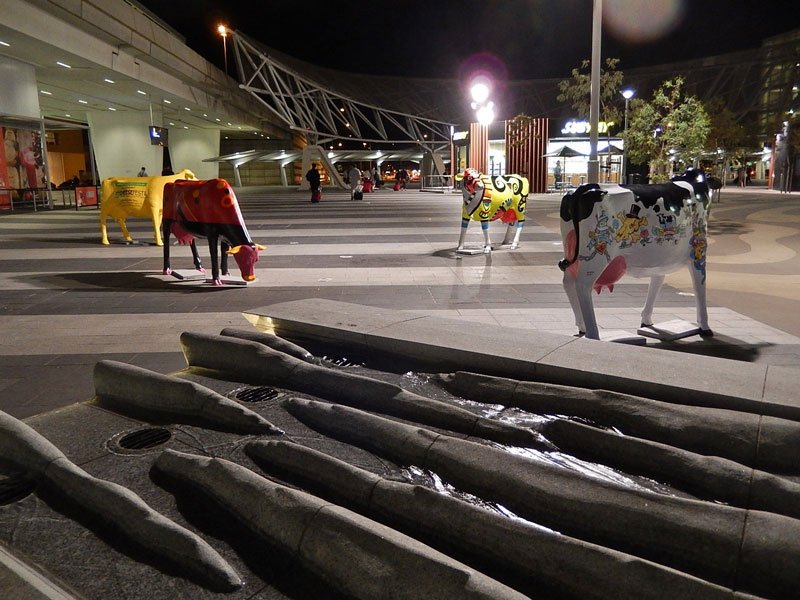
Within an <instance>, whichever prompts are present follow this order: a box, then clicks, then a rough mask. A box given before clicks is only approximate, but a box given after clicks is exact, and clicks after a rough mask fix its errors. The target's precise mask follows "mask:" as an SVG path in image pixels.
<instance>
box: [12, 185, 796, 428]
mask: <svg viewBox="0 0 800 600" xmlns="http://www.w3.org/2000/svg"><path fill="white" fill-rule="evenodd" d="M237 194H238V196H239V200H240V203H241V205H242V212H243V214H244V217H245V219H246V221H247V225H248V228H249V230H250V233H251V235H252V237H253V238H254V239H255V240H256V241H257V242H259V243H261V244H263V245H265V246H267V249H266V250H265V251H264V252H263V253H262V255H261V259H260V261H259V262H258V264H257V265H256V274H257V276H258V280H257V281H256V282H254V283H252V284H250V285H248V286H234V285H232V286H225V287H213V286H211V285H208V284H206V283H204V281H203V280H202V279H201V280H179V279H176V278H175V277H171V276H164V275H162V274H161V271H162V250H161V248H159V247H157V246H155V245H154V244H153V239H152V228H151V225H150V224H149V223H148V222H147V221H146V220H143V219H131V220H130V221H129V222H128V226H129V228H130V230H131V232H132V234H133V236H134V237H135V239H136V240H137V242H138V243H137V244H134V245H128V244H125V243H123V240H122V236H121V233H120V232H119V229H118V227H117V225H116V224H115V223H113V222H110V223H109V238H110V239H111V241H112V243H111V245H110V246H102V245H101V244H100V232H99V222H98V216H99V213H98V211H97V210H96V209H91V208H82V209H81V210H79V211H75V210H73V209H58V210H52V211H50V210H46V211H39V212H36V213H34V212H14V213H12V214H3V215H0V331H2V336H0V410H3V411H6V412H8V413H10V414H11V415H13V416H15V417H18V418H25V417H29V416H32V415H36V414H40V413H43V412H47V411H50V410H53V409H56V408H58V407H62V406H66V405H69V404H72V403H74V402H80V401H83V400H87V399H89V398H91V397H92V396H93V394H94V390H93V384H92V375H91V373H92V368H93V366H94V364H95V363H96V362H97V361H98V360H100V359H103V358H110V359H115V360H120V361H124V362H127V363H130V364H134V365H139V366H143V367H146V368H149V369H153V370H157V371H160V372H164V373H167V372H173V371H176V370H179V369H181V368H183V367H184V366H185V363H184V358H183V355H182V353H181V352H180V348H179V334H180V333H181V332H183V331H197V332H205V333H218V332H219V331H220V330H221V329H222V328H224V327H228V326H248V324H247V321H246V320H245V319H244V317H243V316H242V314H241V313H242V311H245V310H248V309H251V308H254V307H261V306H266V305H269V304H273V303H277V302H284V301H288V300H297V299H305V298H323V299H332V300H341V301H344V302H349V303H355V304H363V305H368V306H374V307H381V308H391V309H397V310H403V311H410V312H413V313H417V314H426V315H427V314H431V315H440V316H446V317H451V318H456V319H458V320H460V321H461V322H462V327H463V335H465V336H469V335H470V332H471V331H475V329H476V328H482V327H497V326H499V325H502V326H506V327H513V328H519V329H523V330H524V329H537V330H546V331H548V332H553V333H559V334H564V335H574V334H575V332H576V328H575V326H574V320H573V316H572V312H571V310H570V308H569V305H568V302H567V298H566V295H565V294H564V292H563V290H562V287H561V272H560V271H559V270H558V268H557V266H556V264H557V262H558V260H559V259H560V258H561V257H562V251H561V241H560V235H559V233H558V205H559V201H560V197H559V196H557V195H552V194H551V195H535V196H531V197H530V198H529V202H528V218H527V223H526V225H525V228H524V230H523V233H522V238H521V240H522V244H521V246H520V248H519V249H517V250H513V251H512V250H507V249H497V250H495V251H494V252H493V253H492V254H491V255H489V256H486V255H483V254H477V255H473V256H459V255H456V254H455V252H454V250H455V246H456V242H457V240H458V234H459V226H460V204H461V198H460V195H456V194H452V193H433V192H419V191H417V190H407V191H404V192H393V191H391V190H390V189H388V190H379V191H377V192H375V193H371V194H365V198H364V200H363V201H360V202H355V201H351V200H350V199H349V195H348V194H347V192H338V191H329V190H326V191H325V193H324V199H323V202H321V203H319V204H312V203H310V202H309V201H308V194H307V193H305V192H298V191H296V190H294V189H274V188H243V189H240V190H237ZM502 228H503V226H501V225H499V224H495V225H494V228H493V229H492V239H493V241H495V242H497V243H499V242H500V240H501V239H502V236H503V232H502ZM799 229H800V194H798V193H794V194H778V193H773V192H769V191H766V190H762V189H756V188H747V189H744V190H739V189H726V190H723V193H722V196H721V201H720V202H718V203H715V204H714V205H713V209H712V217H711V221H710V226H709V231H710V249H709V266H708V273H709V275H708V290H709V292H708V294H709V314H710V323H711V327H712V329H713V330H714V331H715V334H716V335H715V337H714V338H711V339H705V340H703V339H700V338H699V337H692V338H687V339H684V340H681V341H679V342H674V343H661V342H655V341H653V340H650V341H649V342H648V345H649V346H658V347H662V348H668V349H672V350H675V351H682V352H694V353H698V354H708V355H714V356H719V357H724V358H730V359H734V360H741V361H746V362H763V363H767V364H770V365H782V366H797V367H800V319H798V318H797V315H796V307H797V301H798V300H800V259H798V248H799V247H800V236H798V233H799V231H798V230H799ZM481 239H482V236H481V233H480V228H479V226H477V225H475V224H473V226H472V228H471V229H470V233H469V237H468V243H474V244H475V245H476V246H477V245H479V243H480V240H481ZM199 246H200V250H201V256H203V257H204V263H205V265H206V266H207V267H209V266H210V265H209V264H208V248H207V246H205V245H204V243H203V242H202V241H201V242H200V243H199ZM171 254H172V266H173V268H175V269H184V270H189V269H191V257H190V254H189V251H188V249H186V248H180V247H173V248H171ZM646 292H647V281H646V280H640V279H634V278H630V277H625V278H624V279H623V280H622V281H621V282H620V283H619V284H618V285H617V286H616V287H615V289H614V292H613V294H608V293H606V292H604V293H603V294H602V295H601V296H599V297H596V299H595V302H596V307H597V309H598V310H597V314H598V320H599V324H600V327H601V328H602V329H603V330H625V331H629V332H630V333H631V334H633V333H635V332H636V329H637V327H638V325H639V312H640V310H641V307H642V305H643V303H644V299H645V297H646ZM673 319H684V320H688V321H693V320H694V298H693V295H692V293H691V284H690V281H689V277H688V273H687V274H684V273H682V272H681V273H676V274H674V275H671V276H669V277H668V278H667V284H666V285H665V286H664V289H663V290H662V292H661V296H660V299H659V302H658V303H657V305H656V310H655V320H656V322H661V321H669V320H673ZM613 348H614V346H613V345H611V344H610V345H609V351H610V352H613ZM642 351H643V352H646V351H647V348H643V349H642Z"/></svg>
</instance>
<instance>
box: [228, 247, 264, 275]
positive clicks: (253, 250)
mask: <svg viewBox="0 0 800 600" xmlns="http://www.w3.org/2000/svg"><path fill="white" fill-rule="evenodd" d="M264 249H265V247H264V246H262V245H261V244H253V245H252V246H251V245H249V244H242V245H241V246H234V247H233V248H231V249H230V250H228V254H231V255H233V258H235V259H236V264H237V265H239V270H240V271H241V272H242V279H244V280H245V281H255V279H256V275H255V264H256V263H257V262H258V252H259V251H260V250H264Z"/></svg>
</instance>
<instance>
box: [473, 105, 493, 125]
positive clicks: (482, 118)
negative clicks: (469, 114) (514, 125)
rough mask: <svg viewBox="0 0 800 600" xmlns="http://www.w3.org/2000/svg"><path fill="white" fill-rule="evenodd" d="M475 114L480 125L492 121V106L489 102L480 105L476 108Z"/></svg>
mask: <svg viewBox="0 0 800 600" xmlns="http://www.w3.org/2000/svg"><path fill="white" fill-rule="evenodd" d="M475 116H476V117H477V118H478V123H480V124H481V125H488V124H489V123H491V122H492V121H494V106H493V105H491V104H489V105H487V106H482V107H481V108H479V109H478V112H477V113H476V114H475Z"/></svg>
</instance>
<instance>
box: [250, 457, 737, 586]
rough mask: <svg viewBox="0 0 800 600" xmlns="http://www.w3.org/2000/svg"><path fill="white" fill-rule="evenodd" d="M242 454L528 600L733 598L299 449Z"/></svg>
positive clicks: (679, 575)
mask: <svg viewBox="0 0 800 600" xmlns="http://www.w3.org/2000/svg"><path fill="white" fill-rule="evenodd" d="M246 452H247V454H248V455H249V456H250V457H251V458H252V459H253V460H254V461H255V462H256V464H258V465H259V466H260V467H262V468H263V469H264V470H265V471H267V472H268V473H271V474H273V475H276V476H278V477H280V478H281V479H287V477H288V479H287V480H288V481H290V482H293V483H298V484H299V485H301V486H303V487H304V488H306V489H308V490H309V491H310V492H312V493H314V494H316V495H319V496H321V497H323V498H326V499H328V500H330V501H331V502H336V503H337V504H341V505H343V506H346V507H348V508H352V509H353V510H355V511H358V512H361V513H362V514H364V515H365V516H367V517H369V518H373V519H376V520H378V521H380V522H383V523H391V524H392V525H393V526H396V527H399V528H401V529H402V531H403V532H405V533H407V534H408V535H412V536H414V537H420V536H421V537H420V539H423V540H424V541H426V542H427V543H432V544H434V545H435V547H436V548H437V549H439V550H441V551H442V552H448V551H452V550H453V549H456V550H457V551H459V552H460V554H461V555H462V556H463V555H466V556H468V557H469V558H470V564H471V565H472V566H474V567H475V568H479V569H482V568H486V567H485V565H486V564H491V565H492V566H493V567H495V569H496V570H498V571H501V572H507V571H508V570H511V571H513V578H514V579H515V580H517V581H519V580H521V581H524V582H525V583H524V587H523V586H522V585H520V584H517V585H514V586H513V587H516V588H517V589H519V590H520V591H522V592H525V593H529V594H532V595H534V596H535V595H536V594H535V593H536V592H541V591H542V587H544V588H545V589H548V590H550V591H551V592H553V593H557V596H558V597H559V598H574V599H576V600H577V599H580V600H591V599H596V600H601V599H608V598H639V599H641V600H646V599H649V600H655V599H663V600H673V599H674V598H704V599H706V600H711V599H719V600H723V599H726V600H730V599H731V598H732V597H733V595H732V592H731V590H730V589H727V588H723V587H720V586H716V585H713V584H710V583H708V582H706V581H702V580H700V579H698V578H695V577H692V576H689V575H686V574H684V573H680V572H678V571H675V570H673V569H668V568H665V567H663V566H661V565H657V564H655V563H652V562H649V561H645V560H642V559H639V558H637V557H634V556H631V555H629V554H623V553H621V552H617V551H615V550H610V549H608V548H603V547H602V546H597V545H595V544H590V543H587V542H582V541H580V540H577V539H575V538H571V537H569V536H566V535H562V534H560V533H555V532H553V531H549V530H546V529H543V528H540V527H536V526H533V525H531V524H529V523H525V522H523V521H520V520H517V519H510V518H508V517H505V516H502V515H500V514H499V513H496V512H492V511H489V510H485V509H483V508H479V507H478V506H475V505H472V504H469V503H467V502H463V501H461V500H458V499H456V498H453V497H451V496H447V495H445V494H441V493H439V492H436V491H434V490H430V489H428V488H425V487H422V486H418V485H410V484H408V483H403V482H399V481H390V480H387V479H384V478H382V477H380V476H379V475H375V474H374V473H370V472H369V471H365V470H364V469H360V468H358V467H355V466H352V465H350V464H348V463H346V462H344V461H342V460H339V459H337V458H334V457H332V456H328V455H327V454H323V453H322V452H318V451H316V450H313V449H311V448H307V447H305V446H301V445H300V444H295V443H292V442H277V441H269V442H267V441H264V442H262V441H256V442H250V443H249V444H247V446H246ZM473 561H474V562H473ZM489 574H491V575H493V573H489ZM498 578H500V577H498ZM501 579H502V578H501ZM509 585H511V583H510V582H509ZM548 597H549V594H548Z"/></svg>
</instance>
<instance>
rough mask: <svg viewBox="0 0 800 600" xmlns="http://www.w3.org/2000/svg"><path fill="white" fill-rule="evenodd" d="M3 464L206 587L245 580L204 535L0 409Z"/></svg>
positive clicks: (234, 585)
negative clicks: (94, 471)
mask: <svg viewBox="0 0 800 600" xmlns="http://www.w3.org/2000/svg"><path fill="white" fill-rule="evenodd" d="M0 461H2V463H4V464H7V465H10V466H12V467H13V468H15V469H18V470H21V471H24V472H25V473H26V474H27V475H28V476H29V477H31V478H33V479H34V480H36V481H37V482H39V483H41V484H43V485H46V486H47V487H49V488H51V489H52V490H53V491H54V492H55V493H57V494H58V495H60V496H61V497H63V498H65V499H66V500H68V501H69V502H71V503H72V504H74V505H75V506H78V507H79V508H80V509H82V510H84V511H86V512H88V513H91V514H93V515H95V516H97V517H100V518H101V519H103V520H104V521H106V522H107V523H109V524H111V525H112V526H113V527H114V528H116V529H117V530H118V531H119V532H121V533H122V534H123V535H125V536H126V538H127V539H128V540H130V541H131V542H132V543H134V544H136V545H137V546H139V547H141V548H143V549H145V550H147V551H149V552H152V553H153V554H154V555H155V556H157V557H158V559H159V560H165V561H168V562H169V563H171V564H174V565H176V566H177V567H178V568H180V569H181V571H182V572H184V573H186V574H187V575H190V576H191V577H192V578H193V579H195V580H197V581H199V582H202V583H203V584H204V585H206V586H208V587H211V588H213V589H218V590H226V591H231V590H234V589H237V588H238V587H240V586H241V585H242V584H243V582H242V580H241V578H240V577H239V575H238V574H237V573H236V571H234V570H233V569H232V568H231V567H230V566H229V565H228V563H227V562H226V561H225V560H224V559H223V558H222V557H221V556H220V555H219V554H218V553H217V552H216V550H214V549H213V548H212V547H211V546H209V545H208V544H207V543H206V542H204V541H203V540H202V539H201V538H200V537H198V536H197V535H195V534H194V533H192V532H191V531H189V530H188V529H185V528H183V527H181V526H180V525H178V524H177V523H175V522H173V521H171V520H170V519H168V518H166V517H164V516H163V515H162V514H160V513H158V512H156V511H154V510H153V509H152V508H150V507H149V506H148V505H147V504H146V503H145V502H144V500H142V499H141V498H140V497H139V496H137V495H136V494H134V493H133V492H132V491H130V490H129V489H127V488H125V487H122V486H121V485H118V484H116V483H113V482H110V481H105V480H103V479H98V478H96V477H93V476H92V475H90V474H89V473H87V472H86V471H84V470H83V469H81V468H80V467H78V466H77V465H75V464H74V463H72V462H71V461H70V460H69V459H68V458H67V457H66V456H64V454H63V453H62V452H61V451H60V450H59V449H58V448H56V447H55V446H54V445H53V444H51V443H50V442H49V441H47V439H45V438H44V437H43V436H42V435H40V434H39V433H37V432H36V431H35V430H34V429H32V428H31V427H29V426H28V425H26V424H25V423H23V422H22V421H19V420H17V419H15V418H14V417H11V416H10V415H8V414H6V413H4V412H2V411H0Z"/></svg>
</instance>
